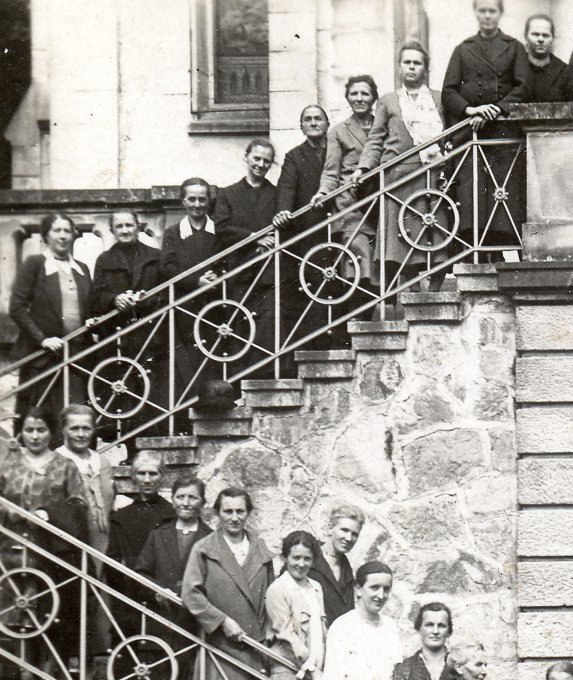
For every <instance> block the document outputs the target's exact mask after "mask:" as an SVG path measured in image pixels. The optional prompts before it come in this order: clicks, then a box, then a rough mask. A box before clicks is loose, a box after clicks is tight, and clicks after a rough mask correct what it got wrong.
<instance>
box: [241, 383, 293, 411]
mask: <svg viewBox="0 0 573 680" xmlns="http://www.w3.org/2000/svg"><path fill="white" fill-rule="evenodd" d="M241 388H242V390H243V393H244V395H245V403H246V405H247V406H248V407H251V408H298V407H299V406H302V403H303V401H302V390H303V382H302V380H243V381H242V382H241Z"/></svg>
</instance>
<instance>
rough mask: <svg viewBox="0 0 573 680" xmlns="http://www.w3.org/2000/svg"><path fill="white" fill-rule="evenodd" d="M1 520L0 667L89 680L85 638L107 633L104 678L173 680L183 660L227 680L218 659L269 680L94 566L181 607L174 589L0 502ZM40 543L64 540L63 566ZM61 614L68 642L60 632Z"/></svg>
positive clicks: (263, 650) (266, 651)
mask: <svg viewBox="0 0 573 680" xmlns="http://www.w3.org/2000/svg"><path fill="white" fill-rule="evenodd" d="M8 515H9V519H8V520H6V516H8ZM0 517H3V518H4V522H2V523H0V662H1V660H2V659H4V660H6V661H8V662H9V663H11V664H14V665H15V666H16V667H18V668H20V669H22V670H24V671H28V672H29V673H31V674H33V675H37V676H39V677H41V678H44V680H54V677H59V678H64V679H65V680H74V678H79V680H88V678H92V677H93V663H94V660H93V658H91V653H92V652H93V651H94V644H93V640H94V638H97V637H98V630H99V631H100V635H101V631H102V629H103V630H105V631H107V629H110V630H111V633H112V635H111V639H112V643H111V645H112V646H111V648H110V649H108V650H107V652H108V653H107V655H106V657H105V658H106V660H107V671H106V675H107V679H108V680H120V679H121V680H131V679H132V678H146V679H149V680H154V679H155V678H158V679H159V678H161V680H165V679H166V678H169V679H170V680H176V678H177V674H178V668H179V666H180V664H181V662H182V661H183V660H185V661H186V663H189V662H190V659H189V657H190V655H192V659H191V662H193V661H195V667H196V669H198V675H197V670H196V673H195V675H194V677H198V680H205V668H206V660H207V659H208V660H209V663H210V665H211V666H212V667H214V668H215V669H216V673H217V676H218V677H220V678H221V680H226V678H227V675H226V673H225V670H224V668H223V667H222V665H221V662H222V661H224V662H225V663H227V664H230V665H231V666H232V667H233V668H236V669H239V670H241V671H243V672H244V674H245V677H251V678H257V679H258V680H264V678H265V677H267V676H265V675H264V674H262V673H261V671H260V670H259V669H255V668H252V667H251V666H249V665H248V664H245V663H243V662H242V661H240V660H238V659H235V658H233V657H232V656H230V655H229V654H227V653H225V652H224V651H221V650H219V649H217V648H215V647H213V646H212V645H210V644H208V643H207V642H205V640H204V639H203V637H202V636H199V635H195V634H193V633H192V632H190V631H189V630H187V629H185V628H183V627H182V626H181V625H178V623H176V622H174V620H173V617H168V615H167V614H162V613H161V612H160V611H158V608H157V607H155V608H154V607H151V606H148V605H147V604H145V603H144V602H138V601H136V600H135V599H133V597H130V596H128V595H126V594H125V593H122V592H118V591H117V590H115V589H114V588H112V587H110V586H109V585H108V584H107V583H106V582H105V581H102V580H101V578H100V576H99V575H100V574H101V571H102V569H105V570H107V571H108V573H109V571H110V570H111V571H112V572H114V573H116V574H121V575H122V576H123V577H124V578H125V579H126V582H127V583H128V584H129V585H130V586H132V587H136V588H138V589H139V590H138V593H141V592H142V589H143V591H144V592H145V593H146V594H147V596H148V597H149V601H150V602H151V601H152V600H154V598H155V597H156V596H158V597H159V598H161V600H162V601H163V602H168V603H170V605H172V607H174V608H176V609H180V608H182V607H184V605H183V602H182V600H181V598H180V597H178V596H177V595H176V594H175V593H174V592H173V591H172V590H169V589H167V588H161V587H160V586H158V585H157V584H156V583H154V582H153V581H151V580H149V579H147V578H145V577H143V576H141V575H140V574H138V573H136V572H134V571H133V570H131V569H129V568H128V567H126V566H124V565H122V564H120V563H119V562H116V561H115V560H113V559H111V558H109V557H107V556H106V555H104V554H103V553H101V552H99V551H98V550H95V549H94V548H92V547H90V546H89V545H87V544H85V543H83V542H82V541H79V540H78V539H76V538H73V537H72V536H70V535H68V534H66V533H65V532H63V531H61V530H60V529H58V528H56V527H54V526H52V525H50V524H49V523H48V522H44V521H43V520H41V519H39V518H38V517H36V515H34V514H33V513H30V512H27V511H26V510H23V509H22V508H20V507H19V506H18V505H16V504H14V503H12V502H11V501H9V500H7V499H5V498H2V497H0ZM22 525H24V526H25V527H26V530H25V532H23V531H21V527H22ZM42 537H43V539H42ZM46 537H54V538H57V539H58V540H59V541H61V542H63V543H64V545H65V548H66V550H62V549H60V550H58V554H59V555H62V554H64V555H65V559H64V558H62V557H61V556H58V554H55V552H54V551H53V549H48V548H47V547H45V545H46V543H47V541H46ZM64 616H65V617H66V620H65V625H66V629H67V630H68V631H70V630H71V631H72V634H71V635H70V634H69V633H68V635H67V636H65V635H64V634H63V633H62V629H61V623H62V620H61V619H62V617H64ZM63 640H64V642H63ZM241 642H243V643H244V644H246V645H248V646H249V647H252V648H253V649H255V650H256V651H257V652H258V653H259V654H261V655H262V656H263V657H267V659H268V660H271V661H272V662H274V663H278V664H281V665H283V666H284V667H285V668H289V669H290V670H293V671H295V672H296V671H297V670H298V669H297V668H296V667H295V666H294V665H293V664H292V663H291V662H289V661H288V660H287V659H284V658H283V657H281V656H280V655H278V654H277V653H276V652H274V651H273V650H272V649H270V648H268V647H266V646H265V645H263V644H262V643H260V642H258V641H256V640H253V639H252V638H250V637H248V636H246V635H243V636H242V637H241ZM96 649H97V648H96ZM99 651H100V652H101V651H102V650H99ZM103 651H106V650H103ZM70 660H72V663H71V664H70ZM70 666H72V667H71V668H70Z"/></svg>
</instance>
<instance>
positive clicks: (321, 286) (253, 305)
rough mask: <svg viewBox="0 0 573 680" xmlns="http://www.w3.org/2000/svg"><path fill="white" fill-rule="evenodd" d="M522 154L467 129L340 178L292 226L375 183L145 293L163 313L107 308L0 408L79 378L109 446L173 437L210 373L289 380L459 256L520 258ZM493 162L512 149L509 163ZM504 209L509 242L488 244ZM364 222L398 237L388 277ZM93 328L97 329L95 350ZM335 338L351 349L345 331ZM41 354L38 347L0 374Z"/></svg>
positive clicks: (382, 247)
mask: <svg viewBox="0 0 573 680" xmlns="http://www.w3.org/2000/svg"><path fill="white" fill-rule="evenodd" d="M452 141H453V142H454V143H453V144H452ZM436 144H437V145H440V147H441V148H442V151H443V153H442V154H438V155H437V156H435V157H434V160H432V161H431V162H429V163H425V164H422V163H420V162H417V159H418V158H419V154H420V152H421V151H424V150H427V149H430V148H431V147H435V145H436ZM523 149H524V142H523V140H522V139H518V138H515V139H512V138H500V139H478V138H477V136H476V135H475V133H472V134H470V130H469V122H468V121H463V122H461V123H459V124H457V125H456V126H453V127H452V128H450V129H448V130H446V131H444V132H443V133H442V134H440V135H439V136H437V137H436V138H434V139H432V140H430V141H428V142H427V143H425V144H423V145H420V146H418V147H415V148H413V149H411V150H409V151H407V152H405V153H403V154H401V155H399V156H397V157H396V158H395V159H393V160H391V161H389V162H386V163H384V164H382V165H380V166H379V167H377V168H375V169H373V170H371V171H370V172H368V173H366V174H365V175H364V176H363V177H362V178H361V180H360V185H359V186H358V187H356V186H355V185H353V184H345V185H343V186H341V187H339V188H337V189H336V190H335V191H333V192H331V193H330V194H328V195H327V196H325V197H323V198H322V199H321V200H320V201H319V202H318V204H317V205H315V206H311V205H310V204H309V205H307V206H305V207H303V208H301V209H300V210H297V211H296V212H295V213H293V215H292V217H293V220H292V224H294V225H296V221H297V219H300V218H301V217H303V216H307V213H309V212H310V211H312V210H321V209H322V210H326V209H327V206H328V209H329V210H332V208H331V207H330V206H331V205H332V203H333V201H335V199H336V198H337V197H340V196H341V195H342V194H344V193H345V192H349V191H350V192H356V191H358V192H360V190H361V187H367V186H368V183H369V182H371V181H372V180H374V181H375V186H374V187H373V188H372V189H371V190H369V191H367V195H364V196H360V195H359V196H358V197H355V198H353V199H352V201H351V204H350V205H348V206H347V207H345V208H344V209H342V210H338V211H336V212H330V213H326V212H324V213H322V214H321V216H322V217H323V219H320V221H318V222H317V223H316V224H313V225H312V226H310V227H309V228H306V229H304V230H303V231H299V232H297V231H296V230H293V231H290V230H289V228H288V227H287V228H283V229H276V228H274V227H273V226H272V225H269V226H268V227H266V228H265V229H262V230H261V231H259V232H256V233H254V234H252V235H251V236H249V237H248V238H245V239H244V240H242V241H241V242H240V243H238V244H235V245H232V246H230V247H229V248H227V249H225V250H223V251H222V252H220V253H218V254H217V255H214V256H213V257H211V258H209V259H208V260H206V261H205V262H203V263H201V264H200V265H198V266H196V267H193V268H191V269H189V270H188V271H186V272H184V273H182V274H179V275H178V276H175V277H173V278H171V279H170V280H168V281H166V282H165V283H163V284H161V285H159V286H157V287H156V288H154V289H153V290H150V291H148V292H146V293H145V296H144V298H145V299H146V300H150V299H152V300H156V301H157V305H156V309H155V310H154V311H151V312H150V313H148V314H146V315H145V316H144V317H142V318H137V319H134V320H133V321H131V323H129V324H128V325H122V324H121V323H120V319H121V316H120V315H119V313H118V312H116V311H113V312H110V313H108V314H106V315H105V316H104V317H101V318H100V319H98V320H97V322H96V323H95V325H93V326H91V327H89V328H88V327H84V328H82V329H80V330H78V331H76V332H74V333H71V334H70V335H68V336H66V337H65V338H64V349H63V354H62V357H61V359H58V360H54V362H53V364H52V365H51V366H49V367H47V368H46V369H45V370H43V371H42V372H41V373H39V374H38V375H36V376H35V377H33V378H31V379H30V380H27V381H25V382H21V384H20V385H18V387H15V388H14V389H11V390H8V391H6V392H5V393H4V394H2V395H0V403H2V402H4V403H5V404H6V403H9V401H7V400H9V399H10V398H12V397H14V395H15V394H17V393H18V392H21V391H23V390H28V389H30V388H32V387H35V388H36V389H37V386H38V385H42V387H43V388H44V389H43V390H42V395H40V397H39V400H40V401H41V400H42V398H45V395H46V394H47V393H48V392H49V391H50V390H52V389H61V390H62V391H63V403H64V404H65V403H67V402H68V401H69V399H70V384H71V382H72V381H73V380H74V379H78V378H80V379H81V380H83V381H84V383H85V384H86V385H87V398H88V399H89V401H90V402H91V404H92V405H93V406H94V408H95V409H96V411H97V412H98V419H99V422H100V425H101V424H103V423H106V422H107V423H111V424H112V426H113V427H114V433H113V436H110V435H109V434H108V437H107V439H108V440H109V441H110V442H112V440H113V443H116V442H121V441H125V440H127V439H129V438H131V437H133V436H135V435H138V434H141V433H153V432H154V431H157V432H158V433H165V434H167V433H169V434H173V433H176V432H177V428H178V427H179V425H178V422H177V415H178V414H181V413H185V411H186V409H188V408H189V407H191V406H193V405H194V404H195V403H197V400H198V396H197V394H198V390H199V386H200V383H201V382H202V381H204V380H205V379H206V378H213V377H215V378H223V379H225V380H227V381H229V382H231V383H238V382H239V381H240V380H241V379H242V378H245V377H247V376H251V377H259V376H261V377H274V378H279V377H284V376H285V374H286V375H287V377H290V376H292V363H291V364H290V365H289V361H288V359H287V357H288V356H291V355H292V353H293V350H295V349H298V348H301V347H303V346H305V345H308V344H309V343H313V342H319V341H320V340H319V339H320V338H324V337H325V336H330V335H332V334H333V333H337V332H339V331H340V330H341V329H344V328H345V324H346V322H347V321H348V320H350V319H353V318H356V317H357V316H358V317H362V318H364V317H365V316H370V315H372V314H375V315H376V318H382V319H383V318H384V315H385V303H388V302H392V301H394V300H395V299H396V296H397V294H398V293H400V292H401V291H404V290H407V289H413V288H414V287H416V286H417V285H418V284H420V283H421V282H422V281H423V280H424V279H428V278H430V279H431V277H433V276H434V275H439V274H440V273H442V275H443V273H444V272H446V271H448V270H449V269H451V267H452V266H453V264H454V263H456V262H459V261H461V260H464V259H465V260H467V259H471V260H472V261H476V262H477V261H478V258H479V257H480V256H481V253H496V252H498V253H499V252H500V251H507V250H510V249H514V250H519V249H520V247H521V239H520V218H519V216H518V215H517V214H515V213H514V212H513V211H512V208H511V206H510V202H511V201H510V199H513V198H514V196H513V195H512V194H513V193H515V192H514V191H513V189H512V187H511V183H512V182H514V180H515V179H516V175H517V174H518V173H517V170H518V164H519V160H520V155H521V154H522V151H523ZM496 154H498V156H499V154H504V160H503V162H498V161H499V158H498V157H496V156H495V155H496ZM412 161H413V162H412ZM410 168H411V169H410ZM500 168H501V174H500ZM402 173H403V174H402ZM518 179H519V178H518ZM468 183H469V185H470V187H471V196H472V199H471V200H470V201H469V203H468V202H466V203H465V204H464V205H463V206H460V202H459V200H457V199H456V193H457V194H460V193H461V189H462V188H467V184H468ZM462 184H463V185H465V186H464V187H462V186H461V185H462ZM484 197H486V198H487V201H485V202H484V201H483V200H482V199H483V198H484ZM392 208H393V210H392ZM351 213H354V214H355V215H356V214H359V219H357V220H355V223H354V224H353V226H352V228H351V229H350V230H347V231H346V232H344V233H342V234H340V233H339V232H337V225H338V224H340V220H341V219H344V218H346V217H348V216H349V215H350V214H351ZM500 213H501V215H502V216H503V218H504V221H505V223H506V228H507V227H508V225H509V231H510V236H511V237H512V242H511V243H508V244H505V245H499V244H493V245H492V244H488V236H489V235H490V233H491V232H493V229H494V228H495V227H496V221H498V220H499V214H500ZM388 215H391V223H390V224H386V220H387V217H388ZM369 223H370V224H371V225H373V227H372V228H371V232H372V233H373V232H374V231H377V233H378V237H377V238H378V241H377V250H378V253H385V252H387V250H386V243H385V240H386V238H387V237H388V234H390V233H391V231H392V230H394V233H395V235H396V238H395V241H397V242H398V243H399V249H401V251H402V255H401V258H400V261H399V262H395V264H394V266H393V267H392V269H391V270H389V268H388V266H387V262H386V261H385V257H384V256H381V257H380V256H379V257H378V259H377V266H376V273H375V276H374V277H373V279H371V280H370V282H365V281H364V280H363V278H362V277H361V264H360V259H359V256H358V255H356V254H355V252H354V251H355V250H356V248H355V247H354V246H355V244H356V242H357V240H358V238H359V237H360V234H361V233H362V231H363V230H364V227H365V225H367V224H369ZM376 226H378V229H377V230H376ZM267 235H274V239H275V245H274V246H273V247H271V248H269V249H263V248H258V249H257V241H259V240H260V239H261V238H262V237H263V236H267ZM245 253H246V254H245ZM241 254H243V255H241ZM228 261H229V262H231V264H230V265H229V264H226V263H227V262H228ZM233 261H234V262H233ZM206 269H215V270H217V274H218V276H217V278H216V280H215V281H213V282H212V283H209V284H207V285H203V286H200V287H197V288H196V289H194V290H192V291H191V292H188V293H184V294H181V293H180V284H181V282H183V281H184V280H185V279H186V278H187V277H191V276H196V275H198V274H199V273H200V272H202V271H205V270H206ZM104 329H107V330H105V331H104ZM94 333H99V338H98V339H97V342H94V341H93V340H92V334H94ZM191 337H192V338H193V339H192V340H191ZM338 341H339V342H343V341H344V337H343V333H342V339H341V338H338ZM184 346H186V347H187V350H188V353H187V359H186V363H185V362H182V363H183V369H184V370H183V373H182V372H181V366H178V362H177V353H178V352H179V351H180V350H181V348H182V347H184ZM43 354H44V353H43V352H35V353H34V354H32V355H30V356H28V357H26V358H24V359H23V360H21V361H19V362H17V363H15V364H12V365H11V366H8V367H7V368H5V369H3V370H2V371H1V372H0V376H2V375H5V374H7V373H9V372H13V371H15V370H16V369H18V368H21V367H23V366H26V365H29V364H30V363H31V362H33V361H34V360H36V359H37V358H38V357H40V356H42V355H43ZM161 428H163V429H161ZM111 445H112V443H110V444H109V446H111Z"/></svg>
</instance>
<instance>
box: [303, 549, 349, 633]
mask: <svg viewBox="0 0 573 680" xmlns="http://www.w3.org/2000/svg"><path fill="white" fill-rule="evenodd" d="M308 576H309V578H312V579H314V580H315V581H318V582H319V583H320V585H321V586H322V593H323V595H324V612H325V614H326V625H327V627H328V628H330V626H331V625H332V622H333V621H334V620H335V619H337V618H338V617H339V616H342V614H346V612H349V611H350V610H351V609H354V575H353V573H352V567H351V566H350V562H349V561H348V558H347V557H346V555H342V557H341V560H340V580H339V581H337V580H336V578H335V577H334V574H333V573H332V569H331V568H330V565H329V564H328V562H327V561H326V560H325V559H324V555H323V554H322V552H321V553H320V555H319V556H318V557H317V558H316V559H315V560H314V564H313V565H312V568H311V569H310V571H309V572H308Z"/></svg>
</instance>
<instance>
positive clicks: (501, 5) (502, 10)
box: [473, 0, 505, 14]
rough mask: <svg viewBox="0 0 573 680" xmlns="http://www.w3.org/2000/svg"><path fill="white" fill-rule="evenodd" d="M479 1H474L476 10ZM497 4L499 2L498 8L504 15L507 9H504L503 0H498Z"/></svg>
mask: <svg viewBox="0 0 573 680" xmlns="http://www.w3.org/2000/svg"><path fill="white" fill-rule="evenodd" d="M477 1H478V0H474V1H473V8H474V9H475V8H476V5H477ZM496 2H497V7H498V9H499V11H500V12H501V13H502V14H503V13H504V11H505V9H504V7H503V0H496Z"/></svg>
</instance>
